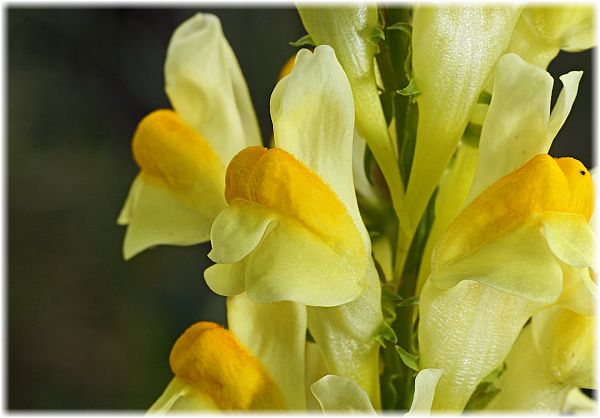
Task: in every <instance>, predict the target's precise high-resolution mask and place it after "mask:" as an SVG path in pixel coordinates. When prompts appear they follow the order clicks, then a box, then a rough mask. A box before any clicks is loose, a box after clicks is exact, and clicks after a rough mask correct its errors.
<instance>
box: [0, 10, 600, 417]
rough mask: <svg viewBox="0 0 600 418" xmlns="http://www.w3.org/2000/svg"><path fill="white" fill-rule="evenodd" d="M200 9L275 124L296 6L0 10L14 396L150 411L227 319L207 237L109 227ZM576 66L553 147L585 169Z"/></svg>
mask: <svg viewBox="0 0 600 418" xmlns="http://www.w3.org/2000/svg"><path fill="white" fill-rule="evenodd" d="M198 11H204V12H211V13H214V14H216V15H217V16H219V17H220V19H221V21H222V25H223V30H224V32H225V35H226V37H227V38H228V40H229V42H230V44H231V46H232V48H233V50H234V51H235V53H236V55H237V57H238V60H239V62H240V66H241V68H242V71H243V72H244V75H245V77H246V80H247V82H248V86H249V89H250V93H251V96H252V99H253V102H254V106H255V109H256V112H257V116H258V119H259V123H260V127H261V130H262V133H263V138H269V137H270V136H271V126H270V118H269V98H270V93H271V91H272V89H273V87H274V86H275V83H276V78H277V74H278V73H279V70H280V69H281V67H282V66H283V64H284V63H285V61H286V60H287V59H288V58H289V57H290V56H291V54H293V53H294V52H295V50H296V48H293V47H291V46H289V45H288V42H289V41H294V40H296V39H298V38H299V37H300V36H302V35H304V33H305V31H304V29H303V28H302V24H301V22H300V19H299V17H298V14H297V12H296V11H295V10H294V9H292V8H277V9H267V8H252V9H233V8H228V9H218V10H217V9H209V8H201V9H177V10H172V9H152V10H151V9H116V10H110V9H89V8H86V9H78V10H75V9H66V8H54V9H41V8H22V7H20V8H15V7H9V8H7V9H5V13H6V19H5V21H6V23H7V25H6V26H5V28H6V30H7V31H8V33H7V46H8V48H7V50H6V54H7V61H6V64H7V69H8V83H7V92H8V96H7V106H6V108H5V109H7V110H8V114H7V119H6V120H7V123H8V126H7V128H8V129H7V132H8V141H7V144H8V145H7V151H8V157H7V162H8V175H7V184H8V198H9V199H8V241H7V244H8V245H7V250H8V257H7V261H8V270H7V271H8V275H7V281H6V283H7V287H6V289H7V290H8V293H7V302H8V307H7V308H8V309H7V311H8V318H7V325H8V327H7V331H8V345H7V354H8V358H7V359H6V361H7V365H8V367H7V370H8V373H7V377H8V380H7V393H6V395H7V404H6V405H7V406H8V408H9V409H11V410H36V409H43V410H52V409H59V410H65V409H79V410H81V409H111V410H120V409H146V408H147V407H148V406H149V405H151V404H152V402H153V401H154V400H155V399H156V398H157V397H158V396H159V395H160V393H161V392H162V390H163V389H164V388H165V386H166V384H167V383H168V382H169V380H170V379H171V372H170V370H169V366H168V356H169V352H170V349H171V346H172V344H173V342H174V341H175V339H176V338H177V337H178V336H179V335H180V334H181V332H182V331H183V330H184V329H185V328H186V327H187V326H189V325H190V324H192V323H193V322H196V321H199V320H210V321H215V322H219V323H222V324H224V323H225V300H224V298H222V297H219V296H216V295H214V294H212V292H211V291H210V290H209V289H208V288H207V287H206V285H205V283H204V280H203V277H202V272H203V270H204V268H205V267H206V266H207V265H208V262H209V260H208V258H207V257H206V254H207V253H208V251H209V246H208V244H207V245H198V246H192V247H166V246H163V247H159V248H157V249H154V250H151V251H146V252H143V253H142V254H140V255H138V256H136V257H134V258H133V259H132V260H131V261H129V262H125V261H123V258H122V255H121V243H122V239H123V236H124V232H125V229H124V228H123V227H119V226H117V225H116V218H117V216H118V214H119V211H120V209H121V206H122V204H123V202H124V201H125V197H126V196H127V192H128V190H129V186H130V184H131V182H132V181H133V179H134V177H135V175H136V173H137V171H138V169H137V167H136V165H135V164H134V162H133V160H132V157H131V151H130V140H131V136H132V134H133V131H134V130H135V127H136V125H137V123H138V122H139V121H140V119H141V118H142V117H143V116H145V115H146V114H147V113H149V112H151V111H152V110H155V109H157V108H161V107H169V103H168V101H167V98H166V96H165V94H164V92H163V84H164V78H163V63H164V59H165V55H166V48H167V45H168V42H169V39H170V36H171V34H172V32H173V30H174V29H175V28H176V27H177V26H178V25H179V24H180V23H181V22H183V21H184V20H185V19H186V18H188V17H190V16H192V15H193V14H194V13H196V12H198ZM579 69H581V70H584V71H585V74H584V76H583V79H582V82H581V84H580V89H579V95H578V97H577V100H576V102H575V106H574V108H573V110H572V112H571V116H570V117H569V119H568V120H567V122H566V124H565V126H564V127H563V129H562V131H561V132H560V134H559V137H558V139H557V140H556V141H555V143H554V145H553V148H552V150H551V153H552V154H553V155H554V156H566V155H570V156H575V157H577V158H579V159H581V160H582V161H583V162H584V164H586V165H587V166H588V167H589V166H590V165H591V146H592V145H591V144H592V123H591V120H592V114H593V113H592V104H593V103H592V75H593V72H592V53H591V52H590V51H588V52H584V53H579V54H566V53H561V54H560V55H559V57H558V58H557V59H556V60H555V61H554V62H553V63H552V64H551V66H550V68H549V70H550V72H551V73H552V74H553V75H554V76H555V77H557V76H558V75H560V74H563V73H565V72H568V71H570V70H579ZM559 89H560V82H558V81H557V85H556V86H555V97H556V95H557V93H558V91H559Z"/></svg>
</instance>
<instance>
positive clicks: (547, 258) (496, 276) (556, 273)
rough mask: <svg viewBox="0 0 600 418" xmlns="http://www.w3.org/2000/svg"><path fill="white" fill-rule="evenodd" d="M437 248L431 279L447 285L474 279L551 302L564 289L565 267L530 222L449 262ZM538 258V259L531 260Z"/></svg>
mask: <svg viewBox="0 0 600 418" xmlns="http://www.w3.org/2000/svg"><path fill="white" fill-rule="evenodd" d="M443 250H444V248H438V249H437V250H435V251H434V255H433V260H434V261H433V264H432V271H431V276H430V280H431V283H432V284H433V285H435V286H437V287H440V288H444V289H447V288H449V287H452V286H454V285H456V284H457V283H458V282H459V281H461V280H474V281H477V282H479V283H481V284H484V285H486V286H490V287H493V288H495V289H497V290H500V291H503V292H507V293H510V294H512V295H515V296H519V297H522V298H526V299H529V300H532V301H537V302H543V303H552V302H554V301H555V300H556V299H557V298H558V296H559V295H560V292H561V291H562V271H561V268H560V264H559V263H558V260H556V257H555V256H554V254H553V253H552V252H551V251H550V250H549V249H548V246H547V244H546V241H545V240H544V239H543V237H542V235H541V233H540V232H539V231H538V230H537V223H536V222H530V223H525V224H524V225H522V226H520V227H517V228H514V229H513V230H512V231H509V232H506V233H505V234H503V235H502V236H500V237H499V238H496V239H494V240H492V241H490V242H489V243H487V244H485V245H483V246H482V247H479V248H478V249H476V250H474V251H473V252H470V253H468V254H466V255H464V256H461V257H459V258H456V259H453V260H452V261H450V262H449V263H443V264H442V263H438V262H437V260H436V251H443ZM532 261H535V262H532Z"/></svg>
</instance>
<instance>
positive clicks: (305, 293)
mask: <svg viewBox="0 0 600 418" xmlns="http://www.w3.org/2000/svg"><path fill="white" fill-rule="evenodd" d="M271 114H272V117H273V126H274V143H275V148H273V149H271V150H267V149H264V148H260V147H251V148H247V149H245V150H243V151H242V152H240V153H239V154H238V155H237V156H236V157H235V158H234V159H233V160H232V161H231V163H230V165H229V166H228V169H227V176H226V193H225V195H226V199H227V201H228V204H229V206H228V207H227V208H226V209H225V210H223V211H222V212H221V213H220V214H219V215H218V217H217V218H216V220H215V222H214V224H213V228H212V231H211V241H212V245H213V249H212V251H211V252H210V254H209V257H210V258H212V259H213V260H214V261H216V262H217V263H218V264H216V265H215V266H213V267H210V268H209V269H207V270H206V271H205V278H206V281H207V284H208V285H209V287H210V288H211V289H212V290H213V291H215V292H216V293H219V294H222V295H226V296H234V295H241V294H244V297H247V299H248V301H250V302H252V303H257V304H275V303H278V302H294V303H297V304H300V305H302V306H308V309H307V310H306V314H305V315H307V323H308V329H309V330H310V332H311V334H312V336H313V337H314V339H315V341H316V343H317V345H318V346H319V349H320V350H321V352H322V354H323V357H324V359H325V362H326V364H327V367H328V370H329V371H330V372H331V373H333V374H340V375H342V376H347V377H350V378H353V379H354V380H355V381H356V382H357V383H358V384H359V385H360V386H361V387H363V389H364V390H366V391H367V393H368V394H369V397H370V398H371V399H372V401H373V402H374V403H375V405H376V406H377V402H378V396H379V395H378V343H377V341H376V340H375V337H376V332H377V329H378V327H379V326H380V325H381V322H382V313H381V307H380V287H379V282H378V278H377V274H376V272H375V268H374V266H373V261H372V259H371V252H370V241H369V237H368V234H367V231H366V229H365V227H364V224H363V223H362V220H361V218H360V213H359V211H358V206H357V203H356V197H355V194H354V187H353V182H352V147H353V133H354V106H353V99H352V93H351V90H350V86H349V83H348V80H347V78H346V76H345V74H344V72H343V70H342V68H341V67H340V65H339V63H338V62H337V60H336V59H335V55H334V53H333V50H332V49H331V48H330V47H327V46H323V47H318V48H316V49H315V52H314V53H311V52H309V51H307V50H302V51H300V52H299V53H298V55H297V58H296V63H295V65H294V68H293V70H292V72H291V74H290V75H289V76H287V77H285V78H283V79H282V80H281V81H280V82H279V83H278V85H277V86H276V88H275V90H274V92H273V95H272V98H271ZM316 214H318V216H315V215H316Z"/></svg>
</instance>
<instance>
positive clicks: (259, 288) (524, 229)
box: [118, 5, 597, 413]
mask: <svg viewBox="0 0 600 418" xmlns="http://www.w3.org/2000/svg"><path fill="white" fill-rule="evenodd" d="M298 8H299V14H300V17H301V19H302V22H303V24H304V26H305V28H306V30H307V32H308V34H307V35H306V36H305V37H303V38H302V39H300V40H299V41H297V42H296V43H295V45H297V46H302V45H305V46H308V48H304V49H300V50H299V51H298V53H297V54H296V55H295V57H293V58H292V60H291V61H290V63H289V65H287V66H286V67H285V68H284V70H283V71H282V73H281V79H280V80H279V82H278V83H277V85H276V86H275V88H274V90H273V93H272V96H271V102H270V108H271V117H272V121H273V141H272V147H271V148H270V149H267V148H264V147H263V146H262V144H263V141H262V139H261V137H260V133H259V129H258V125H257V122H256V117H255V115H254V110H253V108H252V105H251V100H250V97H249V93H248V89H247V87H246V84H245V81H244V77H243V75H242V72H241V70H240V67H239V65H238V63H237V61H236V58H235V55H234V53H233V51H232V49H231V47H230V46H229V44H228V43H227V40H226V39H225V37H224V35H223V33H222V30H221V27H220V22H219V20H218V19H217V18H216V17H215V16H212V15H207V14H198V15H196V16H194V17H192V18H190V19H189V20H187V21H186V22H184V23H183V24H182V25H181V26H180V27H179V28H177V30H176V31H175V33H174V34H173V37H172V39H171V42H170V44H169V48H168V51H167V58H166V63H165V79H166V87H165V89H166V92H167V95H168V96H169V99H170V101H171V104H172V106H173V109H162V110H157V111H155V112H153V113H151V114H149V115H148V116H146V117H145V118H144V119H143V120H142V121H141V122H140V124H139V126H138V128H137V130H136V132H135V134H134V137H133V147H132V148H133V154H134V158H135V161H136V163H137V164H138V165H139V167H140V172H139V175H138V176H137V178H136V179H135V181H134V182H133V185H132V187H131V190H130V193H129V196H128V198H127V201H126V203H125V206H124V208H123V210H122V213H121V215H120V216H119V219H118V222H119V223H120V224H123V225H127V233H126V236H125V241H124V247H123V250H124V256H125V258H126V259H128V258H130V257H133V256H134V255H136V254H137V253H139V252H141V251H144V250H146V249H148V248H151V247H154V246H156V245H161V244H170V245H192V244H197V243H201V242H206V241H209V240H210V242H211V245H212V250H211V252H210V253H209V255H208V256H209V258H210V259H211V260H212V261H214V262H215V264H214V265H213V266H211V267H209V268H208V269H207V270H206V271H205V272H204V279H205V280H206V282H207V284H208V286H209V287H210V289H212V291H214V292H215V293H217V294H219V295H224V296H227V326H228V328H227V329H225V328H223V327H222V326H220V325H217V324H214V323H209V322H200V323H197V324H194V325H192V326H191V327H190V328H189V329H188V330H187V331H185V333H184V334H183V335H182V336H181V337H180V338H179V339H178V340H177V342H176V343H175V345H174V347H173V350H172V352H171V357H170V364H171V369H172V371H173V374H174V377H173V380H172V381H171V383H170V384H169V385H168V386H167V389H166V390H165V392H164V393H163V394H162V396H160V398H159V399H158V400H157V401H156V403H155V404H154V405H153V406H152V407H151V409H150V410H151V411H154V412H168V411H176V410H187V411H194V410H210V409H219V410H236V411H242V410H243V411H245V410H294V411H303V410H304V411H306V410H323V411H329V412H331V411H360V412H375V411H380V410H409V413H424V412H429V411H432V410H433V411H454V412H460V411H463V410H475V409H477V410H484V409H485V410H529V411H534V412H553V411H554V412H561V411H570V412H573V411H578V410H590V408H594V404H593V402H592V401H590V400H589V399H588V398H586V397H585V396H584V395H583V394H582V393H581V392H580V389H579V388H588V389H590V388H595V387H596V386H595V380H594V350H595V343H594V335H595V319H596V313H595V297H596V293H597V284H596V281H595V273H594V268H595V267H594V233H593V230H592V228H591V226H590V218H591V217H592V214H593V209H594V208H593V206H594V186H593V183H592V178H591V177H592V176H591V175H590V172H589V171H588V170H587V169H586V168H585V167H584V166H583V165H582V164H581V163H580V162H579V161H577V160H575V159H572V158H552V157H550V156H549V155H548V150H549V148H550V145H551V143H552V140H553V139H554V137H555V136H556V134H557V132H558V131H559V129H560V128H561V126H562V125H563V123H564V122H565V120H566V118H567V116H568V114H569V112H570V110H571V107H572V104H573V102H574V100H575V97H576V95H577V89H578V83H579V80H580V79H581V77H582V73H581V72H578V71H573V72H570V73H568V74H565V75H563V76H562V77H561V78H560V79H561V81H562V83H563V90H562V92H561V93H560V96H559V97H558V100H557V102H556V104H555V105H554V107H553V109H552V111H550V108H551V106H550V100H551V93H552V87H553V79H552V77H551V76H550V75H549V74H548V73H547V72H546V67H547V66H548V64H549V63H550V61H551V60H552V59H553V58H554V57H555V56H556V55H557V54H558V53H559V51H560V50H566V51H571V52H572V51H579V50H583V49H587V48H590V47H592V46H593V44H594V39H595V38H594V21H593V18H594V14H593V9H592V8H591V7H590V6H587V7H558V6H552V7H549V6H543V7H541V6H540V7H525V6H511V5H501V6H485V5H469V6H457V5H451V6H450V5H449V6H432V5H417V6H415V7H414V9H407V8H394V7H379V8H377V7H375V6H372V5H367V6H365V5H356V6H348V7H343V8H324V7H315V6H314V5H313V6H309V5H300V6H299V7H298ZM590 402H592V405H591V406H590Z"/></svg>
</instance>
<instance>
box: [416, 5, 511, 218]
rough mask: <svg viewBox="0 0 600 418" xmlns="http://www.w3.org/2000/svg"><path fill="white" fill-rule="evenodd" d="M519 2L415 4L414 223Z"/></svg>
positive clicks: (455, 142) (451, 150) (498, 52)
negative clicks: (436, 5) (513, 4)
mask: <svg viewBox="0 0 600 418" xmlns="http://www.w3.org/2000/svg"><path fill="white" fill-rule="evenodd" d="M519 13H520V10H519V7H510V6H501V7H500V6H490V5H483V4H481V5H479V4H478V5H474V4H470V5H466V6H451V7H448V6H440V7H434V6H431V5H418V6H417V7H416V8H415V10H414V16H413V38H412V48H413V73H414V81H415V83H416V86H417V89H418V91H419V95H418V96H417V103H418V105H419V124H418V128H417V142H416V146H415V154H414V160H413V164H412V169H411V175H410V181H409V183H408V190H407V201H408V202H410V209H409V210H410V217H411V221H412V223H413V224H415V225H416V224H417V223H418V221H419V220H420V217H421V214H422V213H423V211H424V209H425V207H426V205H427V202H428V201H429V198H430V196H431V194H432V193H433V191H434V189H435V187H436V186H437V184H438V182H439V180H440V177H441V176H442V173H443V172H444V169H445V168H446V166H447V165H448V162H449V161H450V158H451V157H452V154H453V153H454V150H455V148H456V146H457V145H458V141H459V140H460V138H461V136H462V133H463V131H464V129H465V127H466V126H467V122H468V120H469V115H470V114H471V108H472V106H473V105H474V104H475V102H476V100H477V97H478V96H479V94H480V93H481V91H482V90H483V88H484V84H485V82H486V80H487V78H488V77H489V75H490V72H491V70H492V68H493V67H494V65H495V64H496V61H497V60H498V58H499V57H500V55H501V54H502V52H503V51H504V49H505V48H506V47H507V45H508V42H509V40H510V33H511V32H512V28H513V26H514V24H515V22H516V20H517V18H518V16H519Z"/></svg>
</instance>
